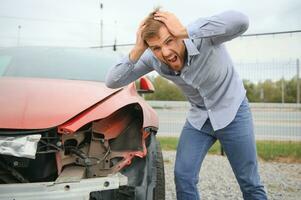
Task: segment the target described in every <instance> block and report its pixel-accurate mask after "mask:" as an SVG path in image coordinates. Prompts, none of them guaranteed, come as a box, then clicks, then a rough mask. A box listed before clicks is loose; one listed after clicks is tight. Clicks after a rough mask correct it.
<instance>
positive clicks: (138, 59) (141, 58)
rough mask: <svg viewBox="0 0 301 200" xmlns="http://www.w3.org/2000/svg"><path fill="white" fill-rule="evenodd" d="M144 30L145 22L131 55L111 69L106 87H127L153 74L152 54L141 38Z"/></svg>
mask: <svg viewBox="0 0 301 200" xmlns="http://www.w3.org/2000/svg"><path fill="white" fill-rule="evenodd" d="M143 28H144V20H143V21H142V22H141V23H140V25H139V28H138V31H137V33H136V44H135V46H134V47H133V49H132V50H131V52H130V54H129V55H128V56H127V57H125V58H124V59H122V60H121V61H120V62H119V63H118V64H117V65H115V66H113V67H111V69H110V70H109V72H108V73H107V75H106V81H105V82H106V86H107V87H109V88H118V87H122V86H125V85H127V84H129V83H131V82H133V81H135V80H137V79H138V78H139V77H141V76H143V75H145V74H147V73H148V72H151V71H152V70H153V68H152V67H151V64H150V63H149V61H150V58H151V56H150V52H149V51H148V50H147V48H148V47H147V45H146V43H145V42H144V41H143V40H142V38H141V32H142V30H143Z"/></svg>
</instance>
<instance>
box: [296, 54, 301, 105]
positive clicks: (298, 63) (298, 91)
mask: <svg viewBox="0 0 301 200" xmlns="http://www.w3.org/2000/svg"><path fill="white" fill-rule="evenodd" d="M296 66H297V104H299V103H300V79H299V70H300V62H299V59H297V61H296Z"/></svg>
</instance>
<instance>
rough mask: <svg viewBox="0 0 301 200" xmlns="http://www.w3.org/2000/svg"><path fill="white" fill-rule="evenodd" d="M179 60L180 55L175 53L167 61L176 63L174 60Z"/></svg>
mask: <svg viewBox="0 0 301 200" xmlns="http://www.w3.org/2000/svg"><path fill="white" fill-rule="evenodd" d="M177 60H178V56H176V55H174V56H172V57H170V58H168V59H167V61H168V62H169V63H174V62H176V61H177Z"/></svg>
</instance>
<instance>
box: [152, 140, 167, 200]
mask: <svg viewBox="0 0 301 200" xmlns="http://www.w3.org/2000/svg"><path fill="white" fill-rule="evenodd" d="M156 146H157V148H156V150H157V156H156V170H157V171H156V178H157V180H156V187H155V188H154V193H153V200H165V172H164V160H163V155H162V149H161V145H160V142H159V141H158V140H156Z"/></svg>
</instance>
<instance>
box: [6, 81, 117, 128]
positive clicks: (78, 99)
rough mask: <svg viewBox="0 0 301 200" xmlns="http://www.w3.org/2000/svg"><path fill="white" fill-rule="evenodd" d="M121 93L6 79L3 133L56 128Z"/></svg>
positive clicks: (91, 85)
mask: <svg viewBox="0 0 301 200" xmlns="http://www.w3.org/2000/svg"><path fill="white" fill-rule="evenodd" d="M117 91H118V90H116V89H109V88H107V87H106V86H105V85H104V83H101V82H92V81H77V80H59V79H39V78H14V77H11V78H10V77H2V78H0V94H1V95H0V111H1V112H0V129H43V128H51V127H55V126H58V125H60V124H62V123H64V122H66V121H68V120H69V119H71V118H73V117H74V116H76V115H78V114H79V113H81V112H82V111H84V110H86V109H87V108H89V107H91V106H93V105H94V104H96V103H98V102H99V101H101V100H103V99H104V98H106V97H108V96H110V95H112V94H113V93H115V92H117Z"/></svg>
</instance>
